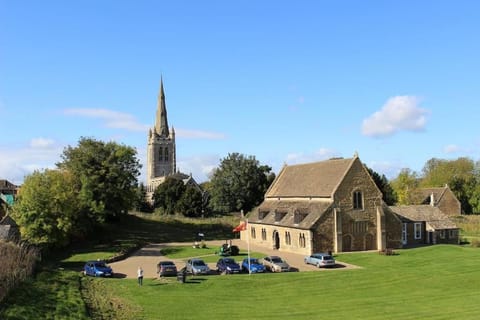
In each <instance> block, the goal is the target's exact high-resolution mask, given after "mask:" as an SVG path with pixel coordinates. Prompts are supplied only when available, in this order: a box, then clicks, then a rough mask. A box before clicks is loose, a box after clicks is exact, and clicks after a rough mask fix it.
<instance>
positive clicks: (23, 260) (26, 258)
mask: <svg viewBox="0 0 480 320" xmlns="http://www.w3.org/2000/svg"><path fill="white" fill-rule="evenodd" d="M0 257H2V262H1V263H2V265H1V268H0V301H2V300H3V299H4V298H5V297H6V296H7V294H8V292H9V291H10V290H12V289H13V288H15V287H16V286H17V285H18V284H20V283H21V282H22V281H24V280H25V279H27V278H28V277H29V276H30V275H32V273H33V271H34V269H35V265H36V262H37V261H38V260H39V258H40V251H39V250H38V249H37V248H36V247H34V246H31V245H27V244H25V243H23V244H15V243H12V242H3V241H0Z"/></svg>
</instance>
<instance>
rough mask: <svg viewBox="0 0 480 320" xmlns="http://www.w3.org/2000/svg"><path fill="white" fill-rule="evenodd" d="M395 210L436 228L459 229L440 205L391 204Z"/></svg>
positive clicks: (402, 215) (405, 217)
mask: <svg viewBox="0 0 480 320" xmlns="http://www.w3.org/2000/svg"><path fill="white" fill-rule="evenodd" d="M389 208H390V209H391V210H392V211H393V212H395V213H396V214H397V215H399V216H400V217H401V218H404V219H407V220H410V221H413V222H423V221H425V222H426V223H427V224H428V225H429V226H430V227H431V228H433V229H434V230H440V229H458V227H457V225H456V224H455V223H453V222H452V221H451V220H450V219H449V218H448V216H446V215H445V214H444V213H443V212H442V211H441V210H440V209H439V208H438V207H434V206H431V205H410V206H390V207H389Z"/></svg>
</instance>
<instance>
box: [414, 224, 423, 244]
mask: <svg viewBox="0 0 480 320" xmlns="http://www.w3.org/2000/svg"><path fill="white" fill-rule="evenodd" d="M413 235H414V237H415V240H419V239H422V223H421V222H415V223H414V224H413Z"/></svg>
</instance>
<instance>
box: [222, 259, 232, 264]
mask: <svg viewBox="0 0 480 320" xmlns="http://www.w3.org/2000/svg"><path fill="white" fill-rule="evenodd" d="M223 261H224V262H225V263H227V264H232V263H235V261H234V260H233V259H224V260H223Z"/></svg>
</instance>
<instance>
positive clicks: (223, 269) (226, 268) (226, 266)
mask: <svg viewBox="0 0 480 320" xmlns="http://www.w3.org/2000/svg"><path fill="white" fill-rule="evenodd" d="M217 272H218V273H239V272H240V265H239V264H238V263H236V262H235V260H233V259H232V258H221V259H220V260H218V262H217Z"/></svg>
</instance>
